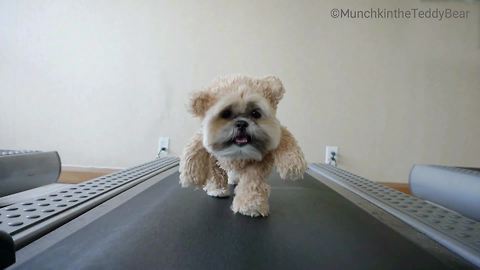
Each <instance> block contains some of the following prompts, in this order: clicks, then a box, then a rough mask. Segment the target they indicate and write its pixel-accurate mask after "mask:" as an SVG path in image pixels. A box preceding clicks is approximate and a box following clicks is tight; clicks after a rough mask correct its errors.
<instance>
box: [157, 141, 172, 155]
mask: <svg viewBox="0 0 480 270" xmlns="http://www.w3.org/2000/svg"><path fill="white" fill-rule="evenodd" d="M169 143H170V138H168V137H160V138H158V151H157V153H158V154H160V153H164V154H167V153H168V144H169Z"/></svg>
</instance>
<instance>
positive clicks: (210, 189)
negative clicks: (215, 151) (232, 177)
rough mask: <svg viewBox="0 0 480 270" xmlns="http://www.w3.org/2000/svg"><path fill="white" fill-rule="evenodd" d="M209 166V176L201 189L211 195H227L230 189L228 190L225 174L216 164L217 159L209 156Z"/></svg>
mask: <svg viewBox="0 0 480 270" xmlns="http://www.w3.org/2000/svg"><path fill="white" fill-rule="evenodd" d="M210 166H211V168H212V171H211V174H212V175H211V177H210V178H209V179H208V180H207V183H206V184H205V186H204V187H203V190H205V191H206V192H207V194H208V195H209V196H212V197H228V196H229V195H230V191H229V190H228V183H227V174H226V172H225V171H224V170H223V169H222V168H220V167H219V166H218V164H217V160H216V159H215V158H213V157H211V158H210Z"/></svg>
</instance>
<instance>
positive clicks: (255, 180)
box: [232, 170, 270, 217]
mask: <svg viewBox="0 0 480 270" xmlns="http://www.w3.org/2000/svg"><path fill="white" fill-rule="evenodd" d="M239 178H240V179H239V180H240V181H239V183H238V185H237V187H236V188H235V198H234V199H233V203H232V210H233V212H235V213H240V214H243V215H246V216H251V217H257V216H262V217H265V216H268V213H269V205H268V197H269V195H270V186H269V185H268V184H267V183H266V175H264V174H263V173H262V174H259V171H255V170H247V171H246V172H243V173H242V174H240V175H239Z"/></svg>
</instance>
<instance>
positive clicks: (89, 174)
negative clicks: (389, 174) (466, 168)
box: [60, 168, 411, 194]
mask: <svg viewBox="0 0 480 270" xmlns="http://www.w3.org/2000/svg"><path fill="white" fill-rule="evenodd" d="M116 171H117V170H112V169H96V168H92V169H90V168H63V169H62V173H61V174H60V182H62V183H70V184H76V183H80V182H83V181H87V180H90V179H93V178H97V177H100V176H103V175H106V174H110V173H113V172H116ZM380 184H382V185H385V186H387V187H390V188H393V189H396V190H398V191H401V192H403V193H407V194H411V193H410V188H409V186H408V184H404V183H386V182H382V183H380Z"/></svg>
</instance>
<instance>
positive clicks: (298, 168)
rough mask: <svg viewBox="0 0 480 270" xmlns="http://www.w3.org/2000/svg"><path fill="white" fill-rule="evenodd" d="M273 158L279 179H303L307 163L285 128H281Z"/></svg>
mask: <svg viewBox="0 0 480 270" xmlns="http://www.w3.org/2000/svg"><path fill="white" fill-rule="evenodd" d="M273 156H274V160H275V166H276V167H277V171H278V173H279V174H280V178H282V179H287V178H288V179H292V180H295V179H298V178H303V174H304V173H305V170H306V169H307V162H306V161H305V158H304V156H303V152H302V149H300V146H298V143H297V141H296V140H295V138H294V137H293V135H292V134H291V133H290V131H288V130H287V129H286V128H285V127H282V139H281V140H280V144H279V145H278V147H277V149H276V150H275V151H274V154H273Z"/></svg>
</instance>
